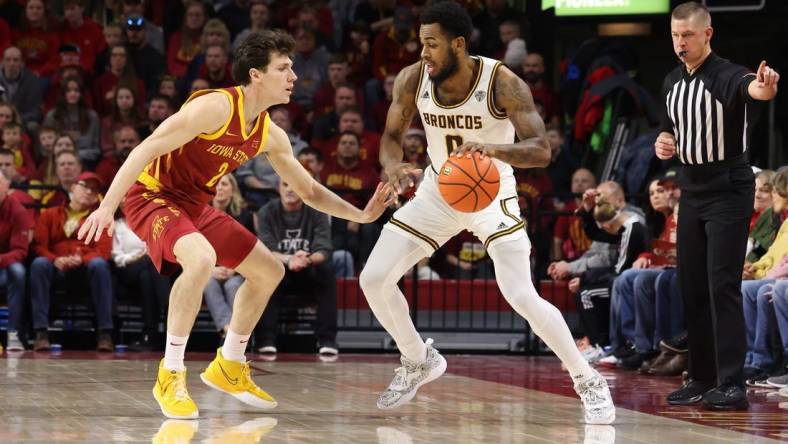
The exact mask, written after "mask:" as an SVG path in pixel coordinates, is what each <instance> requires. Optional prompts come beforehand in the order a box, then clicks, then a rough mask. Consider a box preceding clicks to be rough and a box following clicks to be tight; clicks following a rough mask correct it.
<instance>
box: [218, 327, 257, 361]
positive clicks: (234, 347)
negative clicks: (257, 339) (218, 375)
mask: <svg viewBox="0 0 788 444" xmlns="http://www.w3.org/2000/svg"><path fill="white" fill-rule="evenodd" d="M249 336H251V335H239V334H237V333H235V332H233V331H232V330H227V336H225V337H224V345H223V346H222V356H224V359H228V360H230V361H238V362H246V357H245V356H244V353H245V352H246V346H247V344H248V343H249Z"/></svg>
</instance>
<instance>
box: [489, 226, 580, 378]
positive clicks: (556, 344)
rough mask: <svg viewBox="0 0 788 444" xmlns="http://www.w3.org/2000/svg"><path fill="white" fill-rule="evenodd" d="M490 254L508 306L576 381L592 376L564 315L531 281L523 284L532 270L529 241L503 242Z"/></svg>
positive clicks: (494, 247)
mask: <svg viewBox="0 0 788 444" xmlns="http://www.w3.org/2000/svg"><path fill="white" fill-rule="evenodd" d="M487 251H488V253H489V254H490V257H491V258H492V259H493V262H494V263H495V279H496V281H498V287H499V288H500V289H501V293H503V296H504V298H506V301H507V302H509V305H511V306H512V308H514V310H515V311H517V313H519V314H520V316H522V317H524V318H525V319H526V320H527V321H528V323H529V324H530V325H531V328H532V329H533V331H534V333H536V334H537V335H538V336H539V337H540V338H542V340H543V341H544V342H545V344H547V346H548V347H550V349H551V350H552V351H553V353H555V354H556V356H558V358H559V359H560V360H561V362H563V364H564V365H565V366H566V368H567V369H568V370H569V374H570V375H572V377H573V378H584V377H585V376H586V375H590V374H591V367H590V366H589V365H588V362H587V361H586V360H585V359H583V356H582V355H581V354H580V351H579V350H578V349H577V345H576V344H575V341H574V339H573V338H572V334H571V333H570V332H569V327H567V325H566V321H565V320H564V317H563V316H562V315H561V312H560V311H559V310H558V309H557V308H555V306H553V305H552V304H551V303H549V302H547V301H545V300H544V299H542V298H541V297H540V296H539V294H538V293H537V292H536V288H534V284H533V282H531V280H530V279H526V282H523V273H524V272H525V273H529V272H530V270H531V268H530V252H531V248H530V245H529V244H528V239H526V238H522V239H520V240H512V241H505V242H500V243H498V244H495V245H493V246H492V248H489V249H488V250H487Z"/></svg>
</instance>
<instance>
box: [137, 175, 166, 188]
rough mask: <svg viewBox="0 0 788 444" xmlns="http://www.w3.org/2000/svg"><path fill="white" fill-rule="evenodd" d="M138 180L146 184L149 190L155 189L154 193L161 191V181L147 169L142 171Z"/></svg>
mask: <svg viewBox="0 0 788 444" xmlns="http://www.w3.org/2000/svg"><path fill="white" fill-rule="evenodd" d="M137 182H139V183H141V184H143V185H145V188H147V189H148V190H149V191H153V192H154V193H160V192H161V188H162V186H161V182H159V180H158V179H156V178H155V177H153V176H151V175H150V174H148V172H147V171H143V172H141V173H140V175H139V177H137Z"/></svg>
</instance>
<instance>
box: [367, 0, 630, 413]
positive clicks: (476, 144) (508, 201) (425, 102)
mask: <svg viewBox="0 0 788 444" xmlns="http://www.w3.org/2000/svg"><path fill="white" fill-rule="evenodd" d="M471 29H472V25H471V19H470V17H469V16H468V13H467V12H466V11H465V10H464V9H463V8H462V7H460V6H458V5H457V4H456V3H454V2H451V1H446V2H440V3H438V2H436V3H433V4H431V5H430V6H427V7H426V8H425V9H424V11H423V13H422V15H421V28H420V30H419V38H420V40H421V43H422V45H423V49H422V51H421V61H420V62H418V63H415V64H413V65H411V66H409V67H407V68H405V69H403V70H402V71H401V72H400V73H399V74H398V75H397V79H396V81H395V84H394V100H393V102H392V105H391V108H390V109H389V113H388V118H387V120H386V129H385V131H384V134H383V138H382V140H381V147H380V161H381V163H382V165H383V168H384V169H385V172H386V174H387V175H388V178H389V182H390V184H391V185H392V186H393V187H394V188H395V189H396V191H397V192H402V191H404V189H405V188H407V187H411V186H413V184H414V179H415V176H418V175H419V174H421V173H422V172H421V170H415V169H413V167H412V166H411V165H408V164H405V163H403V161H402V148H401V139H402V136H403V134H404V133H405V131H407V129H408V127H409V126H410V123H411V120H412V119H413V116H414V115H415V114H416V112H418V113H419V117H420V118H421V121H422V123H423V125H424V129H425V132H426V133H427V145H428V148H427V151H428V153H429V157H430V160H431V162H432V165H430V166H429V167H427V168H425V170H426V171H424V175H425V177H424V180H423V181H422V182H421V185H420V186H419V189H418V190H417V191H416V196H415V197H414V198H413V199H412V200H411V201H410V202H408V203H407V204H405V206H403V207H402V208H400V209H399V210H398V211H397V212H396V213H395V214H394V216H393V217H392V218H391V220H390V221H389V223H388V224H386V229H384V230H383V233H382V234H381V236H380V239H379V240H378V243H377V245H376V246H375V248H374V250H373V251H372V254H371V256H370V257H369V260H368V261H367V264H366V267H365V268H364V270H363V271H362V273H361V278H360V281H361V287H362V289H363V291H364V294H365V295H366V298H367V301H369V305H370V307H372V310H373V311H374V313H375V316H376V317H377V319H378V320H379V321H380V323H381V324H382V325H383V327H385V329H386V330H387V331H388V332H389V334H391V336H392V337H393V338H394V340H395V341H396V343H397V346H398V348H399V350H400V352H401V353H402V358H401V361H402V367H400V368H398V369H397V371H396V376H395V377H394V380H393V381H392V382H391V384H390V385H389V387H388V388H387V389H386V390H385V391H384V392H383V394H381V396H380V398H379V399H378V407H379V408H381V409H389V408H394V407H398V406H400V405H402V404H404V403H406V402H408V401H409V400H411V399H412V398H413V396H415V394H416V390H417V389H418V388H419V387H420V386H421V385H423V384H426V383H427V382H430V381H432V380H434V379H436V378H438V377H439V376H440V375H441V374H443V372H444V371H445V369H446V361H445V360H444V358H443V357H442V356H441V355H440V354H439V353H438V352H437V351H436V350H435V348H434V347H433V346H432V345H431V344H432V340H431V339H428V340H427V342H426V343H425V342H423V341H422V339H421V337H420V336H419V334H418V332H417V331H416V329H415V327H414V325H413V322H412V321H411V319H410V316H409V311H408V305H407V301H406V300H405V298H404V296H403V295H402V293H401V292H400V290H399V288H398V287H397V282H398V281H399V280H400V278H401V277H402V276H403V274H404V273H405V272H406V270H408V269H410V268H411V267H412V266H413V265H414V264H416V263H417V262H418V261H419V260H420V259H422V258H424V257H425V256H430V255H432V253H433V252H434V251H435V250H437V249H438V248H439V247H440V246H441V245H442V244H443V243H445V242H446V241H447V240H448V239H449V238H451V237H452V236H454V235H455V234H457V233H459V232H460V231H462V230H463V229H467V230H469V231H472V232H473V233H474V234H476V236H477V237H478V238H479V239H481V240H482V241H483V242H484V246H485V247H486V248H487V251H488V253H489V255H490V257H491V258H492V260H493V262H494V263H495V276H496V279H497V281H498V286H499V287H500V289H501V293H503V296H504V297H505V298H506V300H507V301H508V302H509V304H511V306H512V307H513V308H514V309H515V310H516V311H517V312H518V313H519V314H520V315H522V316H523V317H525V318H526V319H527V320H528V322H529V323H530V325H531V327H532V328H533V330H534V332H536V333H537V334H538V335H539V336H540V337H541V338H542V339H543V340H544V341H545V343H547V345H548V346H549V347H550V349H552V350H553V352H555V353H556V354H557V355H558V357H559V358H560V359H561V361H562V362H563V363H564V364H565V365H566V367H567V368H568V369H569V371H570V373H571V376H572V378H573V380H574V387H575V390H576V391H577V393H578V394H579V395H580V398H581V399H582V401H583V406H584V408H585V421H586V422H587V423H590V424H609V423H611V422H613V420H614V419H615V407H614V406H613V401H612V399H611V397H610V392H609V390H608V387H607V383H606V382H605V380H604V378H602V377H601V376H600V375H599V374H598V373H597V372H596V371H595V370H593V369H591V368H590V367H589V365H588V363H587V362H586V361H585V360H584V359H583V357H582V356H581V355H580V352H579V351H578V350H577V347H576V346H575V342H574V340H573V339H572V336H571V334H570V332H569V328H567V325H566V322H565V321H564V319H563V317H562V316H561V313H560V312H559V311H558V309H556V308H555V307H554V306H552V305H551V304H550V303H548V302H547V301H545V300H544V299H542V298H540V297H539V295H538V294H537V293H536V289H535V288H534V285H533V283H532V282H531V281H530V279H529V276H530V270H531V268H530V266H529V256H530V250H531V245H530V242H529V240H528V238H527V236H526V232H525V229H524V223H523V221H522V220H521V219H520V217H519V215H520V209H519V208H518V205H517V193H516V191H515V179H514V176H513V173H512V166H515V167H518V168H533V167H545V166H547V165H548V163H549V162H550V148H549V145H548V143H547V140H546V139H545V129H544V124H543V122H542V120H541V118H540V117H539V114H538V113H537V112H536V110H535V108H534V102H533V98H532V97H531V93H530V90H529V89H528V86H526V84H525V83H524V82H523V81H522V80H521V79H519V78H518V77H517V76H515V75H514V74H513V73H512V72H511V71H510V70H509V69H507V68H506V67H504V66H501V63H500V62H498V61H496V60H492V59H487V58H484V57H475V56H469V55H468V53H467V42H468V39H469V37H470V34H471ZM515 135H516V136H517V139H519V142H516V143H515ZM474 151H479V152H481V154H482V155H484V156H489V157H491V158H492V159H493V162H494V163H495V165H496V167H497V168H498V170H499V172H500V176H501V184H500V191H499V193H498V195H497V197H496V198H495V200H494V201H493V203H492V204H490V205H489V206H488V207H487V208H485V209H483V210H481V211H478V212H475V213H461V212H458V211H456V210H454V209H453V208H451V207H450V206H449V205H448V204H446V202H445V201H444V200H443V198H442V197H441V195H440V192H439V191H438V186H437V182H438V178H437V172H436V169H438V168H440V166H441V165H442V164H443V162H444V161H445V160H446V159H447V156H449V155H457V156H464V155H469V154H470V153H472V152H474Z"/></svg>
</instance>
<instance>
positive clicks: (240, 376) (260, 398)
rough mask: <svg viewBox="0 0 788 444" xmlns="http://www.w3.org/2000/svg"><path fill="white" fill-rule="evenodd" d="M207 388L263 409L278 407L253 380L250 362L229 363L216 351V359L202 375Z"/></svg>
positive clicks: (220, 352)
mask: <svg viewBox="0 0 788 444" xmlns="http://www.w3.org/2000/svg"><path fill="white" fill-rule="evenodd" d="M200 379H202V382H204V383H205V384H206V385H207V386H209V387H211V388H215V389H216V390H219V391H222V392H225V393H228V394H230V395H232V396H234V397H235V398H236V399H238V400H239V401H241V402H243V403H245V404H249V405H251V406H253V407H257V408H261V409H272V408H274V407H276V400H275V399H274V398H272V397H271V395H269V394H268V393H266V392H265V391H264V390H263V389H261V388H260V387H258V386H257V384H255V383H254V381H253V380H252V374H251V370H250V369H249V362H248V361H247V362H238V361H229V360H227V359H224V356H222V349H221V348H219V349H218V350H216V358H215V359H214V360H213V361H211V363H210V364H209V365H208V368H207V369H205V371H204V372H202V373H200Z"/></svg>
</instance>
